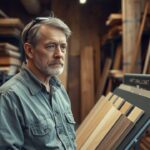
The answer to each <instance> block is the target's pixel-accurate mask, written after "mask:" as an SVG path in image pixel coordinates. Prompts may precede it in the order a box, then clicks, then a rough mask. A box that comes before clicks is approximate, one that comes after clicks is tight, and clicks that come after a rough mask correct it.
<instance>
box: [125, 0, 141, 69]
mask: <svg viewBox="0 0 150 150" xmlns="http://www.w3.org/2000/svg"><path fill="white" fill-rule="evenodd" d="M122 16H123V34H122V35H123V38H122V39H123V71H124V72H130V67H131V62H132V61H133V60H132V56H133V55H134V53H135V51H136V50H137V49H135V46H134V43H137V33H138V31H139V27H140V18H141V0H122ZM131 31H132V32H131ZM139 59H140V58H138V60H139ZM139 66H140V64H139V65H138V67H137V69H140V67H139Z"/></svg>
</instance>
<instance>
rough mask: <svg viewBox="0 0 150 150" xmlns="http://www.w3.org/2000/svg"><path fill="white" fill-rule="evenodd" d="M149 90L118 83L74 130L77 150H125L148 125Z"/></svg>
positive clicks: (134, 143)
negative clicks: (75, 131) (75, 130)
mask: <svg viewBox="0 0 150 150" xmlns="http://www.w3.org/2000/svg"><path fill="white" fill-rule="evenodd" d="M149 108H150V93H149V91H147V90H143V89H138V88H136V87H132V86H128V85H125V84H122V85H121V86H119V87H118V88H117V89H115V91H114V92H113V93H109V94H108V95H107V96H106V97H105V96H102V97H101V98H100V99H99V101H98V102H97V103H96V105H95V106H94V107H93V109H92V110H91V111H90V113H89V114H88V115H87V117H86V118H85V120H84V121H83V122H82V124H81V125H80V126H79V128H78V129H77V149H78V150H95V149H96V150H104V149H107V150H124V149H125V150H129V149H131V147H132V146H133V145H136V142H137V141H138V140H139V138H140V136H141V135H142V134H143V133H144V132H145V131H146V130H147V128H148V127H149V126H150V110H149Z"/></svg>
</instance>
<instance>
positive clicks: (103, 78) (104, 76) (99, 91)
mask: <svg viewBox="0 0 150 150" xmlns="http://www.w3.org/2000/svg"><path fill="white" fill-rule="evenodd" d="M111 64H112V60H111V59H110V58H107V59H106V62H105V65H104V69H103V72H102V75H101V77H100V78H99V85H98V88H97V92H96V99H99V97H100V96H101V95H102V94H103V92H104V88H105V85H106V82H107V78H108V75H109V71H110V68H111Z"/></svg>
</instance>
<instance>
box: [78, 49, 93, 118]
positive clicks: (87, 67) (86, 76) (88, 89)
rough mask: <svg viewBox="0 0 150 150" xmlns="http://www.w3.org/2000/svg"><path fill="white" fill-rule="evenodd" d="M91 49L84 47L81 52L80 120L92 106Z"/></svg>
mask: <svg viewBox="0 0 150 150" xmlns="http://www.w3.org/2000/svg"><path fill="white" fill-rule="evenodd" d="M93 52H94V51H93V48H92V47H90V46H89V47H85V48H84V49H83V50H82V51H81V56H80V58H81V59H80V60H81V68H80V69H81V70H80V77H81V120H83V119H84V118H85V117H86V115H87V114H88V113H89V111H90V110H91V109H92V107H93V106H94V103H95V100H94V60H93V58H94V57H93Z"/></svg>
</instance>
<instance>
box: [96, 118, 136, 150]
mask: <svg viewBox="0 0 150 150" xmlns="http://www.w3.org/2000/svg"><path fill="white" fill-rule="evenodd" d="M132 127H133V123H132V122H131V121H130V120H129V119H127V117H125V116H124V115H122V116H121V118H120V119H119V120H118V122H117V123H116V124H115V126H114V127H113V128H112V130H110V132H109V133H108V134H107V135H106V137H105V138H104V139H103V141H102V142H101V143H100V144H99V145H98V147H97V150H105V149H106V150H115V147H114V146H115V145H116V143H117V142H118V140H119V138H120V137H121V135H123V134H124V133H128V132H129V131H128V129H129V128H132ZM124 135H125V134H124ZM123 138H124V136H123V137H122V139H123ZM122 139H121V140H120V142H121V141H122ZM120 142H119V143H120ZM119 143H118V144H119ZM118 144H117V145H118Z"/></svg>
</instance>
